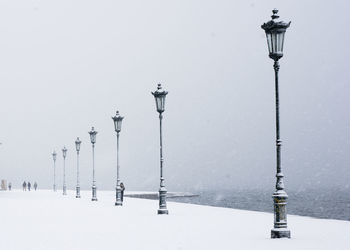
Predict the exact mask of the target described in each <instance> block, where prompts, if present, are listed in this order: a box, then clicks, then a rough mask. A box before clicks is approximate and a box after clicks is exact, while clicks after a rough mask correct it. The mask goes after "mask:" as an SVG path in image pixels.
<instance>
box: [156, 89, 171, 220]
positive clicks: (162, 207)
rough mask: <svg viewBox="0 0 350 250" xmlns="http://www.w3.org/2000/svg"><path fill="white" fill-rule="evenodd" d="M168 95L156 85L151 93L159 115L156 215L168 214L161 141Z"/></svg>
mask: <svg viewBox="0 0 350 250" xmlns="http://www.w3.org/2000/svg"><path fill="white" fill-rule="evenodd" d="M167 94H168V92H167V91H165V90H163V89H162V85H161V84H158V88H157V90H156V91H155V92H152V95H153V96H154V99H155V100H156V107H157V111H158V113H159V125H160V127H159V128H160V129H159V132H160V188H159V209H158V214H168V213H169V211H168V209H167V206H166V193H167V190H166V188H165V184H164V177H163V162H164V160H163V141H162V139H163V138H162V119H163V112H164V105H165V97H166V95H167Z"/></svg>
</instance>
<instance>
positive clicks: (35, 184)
mask: <svg viewBox="0 0 350 250" xmlns="http://www.w3.org/2000/svg"><path fill="white" fill-rule="evenodd" d="M37 188H38V183H36V182H34V189H35V191H36V189H37Z"/></svg>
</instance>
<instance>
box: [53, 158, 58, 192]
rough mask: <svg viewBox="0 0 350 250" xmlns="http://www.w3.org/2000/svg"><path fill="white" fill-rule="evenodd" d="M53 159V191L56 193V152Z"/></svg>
mask: <svg viewBox="0 0 350 250" xmlns="http://www.w3.org/2000/svg"><path fill="white" fill-rule="evenodd" d="M52 158H53V191H54V192H56V158H57V153H56V151H53V153H52Z"/></svg>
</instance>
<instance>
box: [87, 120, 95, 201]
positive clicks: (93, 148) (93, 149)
mask: <svg viewBox="0 0 350 250" xmlns="http://www.w3.org/2000/svg"><path fill="white" fill-rule="evenodd" d="M89 134H90V140H91V143H92V198H91V200H92V201H97V197H96V181H95V143H96V134H97V131H95V129H94V127H92V128H91V131H90V132H89Z"/></svg>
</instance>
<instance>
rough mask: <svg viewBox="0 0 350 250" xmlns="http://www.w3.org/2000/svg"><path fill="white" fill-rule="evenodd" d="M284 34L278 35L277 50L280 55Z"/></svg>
mask: <svg viewBox="0 0 350 250" xmlns="http://www.w3.org/2000/svg"><path fill="white" fill-rule="evenodd" d="M284 34H285V32H281V33H279V34H278V35H279V39H278V48H279V51H280V52H281V53H282V52H283V43H284Z"/></svg>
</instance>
